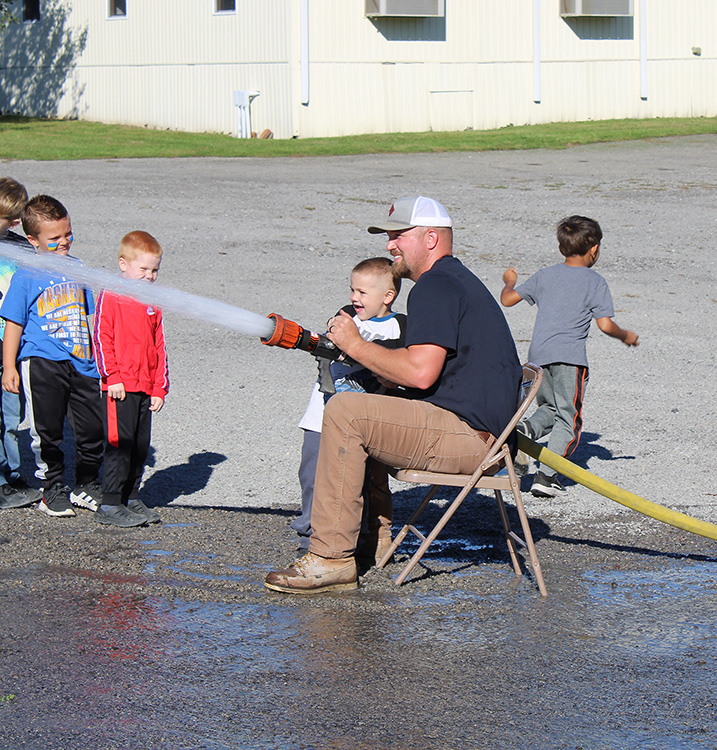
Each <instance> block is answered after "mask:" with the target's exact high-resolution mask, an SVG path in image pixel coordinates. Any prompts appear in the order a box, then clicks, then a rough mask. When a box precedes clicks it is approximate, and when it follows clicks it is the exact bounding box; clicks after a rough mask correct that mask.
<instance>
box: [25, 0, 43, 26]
mask: <svg viewBox="0 0 717 750" xmlns="http://www.w3.org/2000/svg"><path fill="white" fill-rule="evenodd" d="M22 20H23V21H39V20H40V0H23V4H22Z"/></svg>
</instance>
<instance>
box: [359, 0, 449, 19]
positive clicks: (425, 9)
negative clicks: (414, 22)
mask: <svg viewBox="0 0 717 750" xmlns="http://www.w3.org/2000/svg"><path fill="white" fill-rule="evenodd" d="M445 7H446V5H445V0H365V5H364V14H365V15H366V16H368V18H384V17H388V16H404V17H405V16H408V17H414V18H433V17H443V16H445V14H446V11H445Z"/></svg>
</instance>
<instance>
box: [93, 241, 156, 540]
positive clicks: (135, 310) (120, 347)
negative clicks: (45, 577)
mask: <svg viewBox="0 0 717 750" xmlns="http://www.w3.org/2000/svg"><path fill="white" fill-rule="evenodd" d="M118 260H119V267H120V271H121V273H122V276H123V277H124V278H126V279H134V280H136V281H138V282H139V281H141V282H147V283H150V284H153V283H154V282H155V281H156V280H157V275H158V273H159V266H160V263H161V262H162V248H161V246H160V244H159V242H157V240H156V239H155V238H154V237H153V236H152V235H151V234H149V233H148V232H144V231H134V232H129V233H128V234H126V235H125V236H124V237H123V238H122V240H121V242H120V246H119V259H118ZM94 340H95V350H96V356H97V367H98V369H99V371H100V379H101V390H102V407H103V408H102V417H103V424H104V429H105V464H104V472H103V484H102V504H101V505H100V507H99V508H98V509H97V512H96V513H95V520H96V521H98V522H99V523H102V524H110V525H113V526H120V527H125V528H127V527H132V526H143V525H145V524H147V523H159V522H160V521H161V517H160V515H159V513H157V511H156V510H154V509H152V508H149V507H148V506H147V505H145V503H144V502H142V500H141V499H140V497H139V486H140V483H141V481H142V474H143V472H144V464H145V461H146V459H147V453H148V452H149V445H150V438H151V431H152V414H156V413H157V412H159V411H160V409H161V408H162V406H163V405H164V401H165V399H166V397H167V393H168V391H169V371H168V367H167V352H166V348H165V342H164V325H163V321H162V311H161V310H160V309H159V308H158V307H155V306H153V305H148V304H145V303H144V302H140V301H138V300H136V299H134V298H132V297H126V296H121V295H119V294H115V293H114V292H111V291H108V290H106V289H103V290H102V291H101V292H100V294H99V296H98V298H97V313H96V315H95V326H94Z"/></svg>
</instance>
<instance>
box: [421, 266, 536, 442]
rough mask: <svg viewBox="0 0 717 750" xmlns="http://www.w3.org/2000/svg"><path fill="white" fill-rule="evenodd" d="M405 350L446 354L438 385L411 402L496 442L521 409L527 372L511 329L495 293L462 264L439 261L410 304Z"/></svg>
mask: <svg viewBox="0 0 717 750" xmlns="http://www.w3.org/2000/svg"><path fill="white" fill-rule="evenodd" d="M407 313H408V322H407V328H406V346H413V345H416V344H436V345H437V346H442V347H443V348H444V349H446V350H447V352H448V354H447V357H446V363H445V365H444V368H443V372H442V373H441V376H440V377H439V379H438V381H437V382H436V383H435V384H434V385H433V386H432V387H431V388H429V389H427V390H425V391H421V390H414V391H412V392H411V396H412V397H414V398H421V399H425V400H426V401H429V402H430V403H432V404H435V405H436V406H440V407H441V408H443V409H448V410H449V411H452V412H453V413H454V414H457V415H458V416H459V417H460V418H461V419H462V420H463V421H464V422H467V423H468V424H469V425H470V426H471V427H473V429H475V430H486V431H487V432H490V433H491V434H492V435H495V436H496V437H497V436H498V435H500V433H501V432H502V431H503V430H504V429H505V426H506V425H507V424H508V422H510V420H511V418H512V417H513V414H515V410H516V408H517V405H518V392H519V389H520V381H521V379H522V375H523V370H522V367H521V365H520V361H519V360H518V354H517V352H516V350H515V343H514V342H513V337H512V336H511V333H510V329H509V328H508V323H507V322H506V320H505V316H504V315H503V312H502V310H501V309H500V307H499V306H498V303H497V302H496V301H495V299H494V298H493V296H492V295H491V293H490V292H489V291H488V289H486V287H485V286H484V285H483V283H482V282H481V281H480V279H478V278H477V277H476V276H475V275H474V274H473V273H471V272H470V271H469V270H468V269H467V268H466V267H465V266H464V265H463V264H462V263H461V262H460V261H459V260H458V259H457V258H455V257H453V256H446V257H443V258H440V259H439V260H438V261H436V263H434V264H433V266H432V267H431V268H430V270H428V271H426V272H425V273H423V274H422V275H421V276H420V277H419V279H418V281H417V282H416V284H415V286H414V287H413V289H411V293H410V294H409V297H408V302H407Z"/></svg>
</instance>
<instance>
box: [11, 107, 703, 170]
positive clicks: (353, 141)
mask: <svg viewBox="0 0 717 750" xmlns="http://www.w3.org/2000/svg"><path fill="white" fill-rule="evenodd" d="M705 133H711V134H714V133H717V117H700V118H659V119H653V120H599V121H590V122H558V123H549V124H544V125H525V126H521V127H512V126H510V127H505V128H500V129H498V130H467V131H461V132H457V133H456V132H450V133H433V132H428V133H381V134H371V135H354V136H345V137H341V138H305V139H298V138H297V139H287V140H278V139H267V140H258V139H238V138H233V137H231V136H228V135H220V134H216V133H184V132H180V131H176V130H152V129H149V128H141V127H131V126H125V125H106V124H103V123H97V122H87V121H84V120H41V119H34V118H29V117H16V116H3V117H0V158H2V159H30V160H36V161H52V160H58V159H62V160H70V159H126V158H140V157H142V158H172V157H181V156H220V157H248V156H253V157H257V156H261V157H274V156H340V155H354V154H383V153H391V154H402V153H404V154H408V153H411V154H412V153H438V152H445V151H509V150H515V149H534V148H547V149H562V148H568V147H570V146H576V145H582V144H587V143H605V142H613V141H628V140H643V139H650V138H664V137H667V136H685V135H698V134H705Z"/></svg>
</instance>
